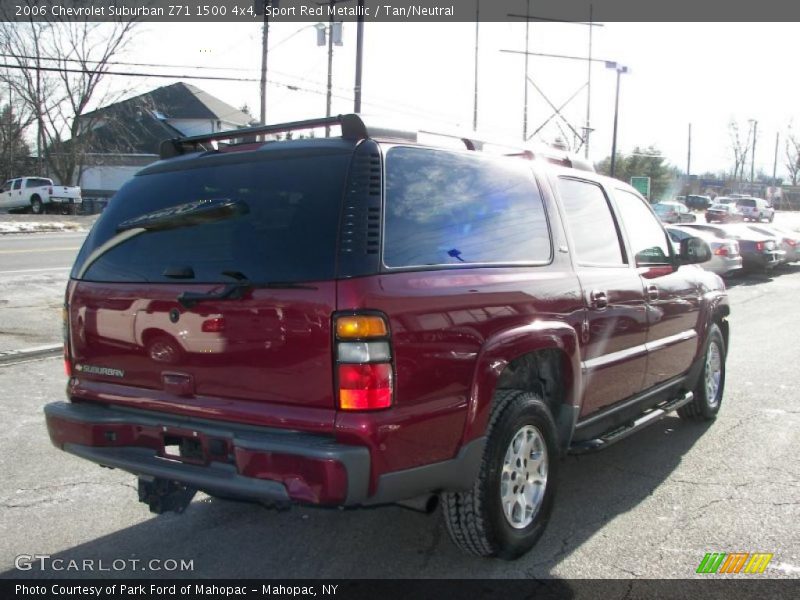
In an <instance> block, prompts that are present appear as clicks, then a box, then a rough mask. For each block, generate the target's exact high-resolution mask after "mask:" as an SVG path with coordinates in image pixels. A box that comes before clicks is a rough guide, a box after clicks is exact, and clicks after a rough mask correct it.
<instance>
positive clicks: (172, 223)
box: [77, 198, 250, 279]
mask: <svg viewBox="0 0 800 600" xmlns="http://www.w3.org/2000/svg"><path fill="white" fill-rule="evenodd" d="M249 212H250V207H249V206H247V204H246V203H245V202H242V201H241V200H231V199H229V198H212V199H207V200H195V201H194V202H187V203H186V204H178V205H177V206H172V207H170V208H165V209H163V210H158V211H155V212H151V213H146V214H143V215H140V216H138V217H134V218H132V219H127V220H125V221H122V222H121V223H120V224H119V225H117V235H115V236H113V237H112V238H110V239H108V240H106V241H105V242H104V243H103V244H101V245H99V246H98V247H97V248H95V249H94V251H92V253H91V254H90V255H89V256H87V257H86V260H85V261H83V264H82V265H81V268H80V271H78V275H77V278H78V279H83V276H84V275H85V274H86V271H88V270H89V267H91V266H92V265H93V264H94V263H95V262H97V260H98V259H99V258H100V257H101V256H103V255H104V254H106V253H107V252H109V251H110V250H112V249H114V248H116V247H117V246H119V245H120V244H124V243H125V242H127V241H128V240H129V239H131V238H133V237H136V236H137V235H139V234H142V233H145V232H148V231H165V230H167V229H177V228H179V227H192V226H195V225H202V224H204V223H215V222H217V221H224V220H226V219H231V218H233V217H237V216H239V215H246V214H247V213H249Z"/></svg>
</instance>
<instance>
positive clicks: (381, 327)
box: [336, 315, 389, 339]
mask: <svg viewBox="0 0 800 600" xmlns="http://www.w3.org/2000/svg"><path fill="white" fill-rule="evenodd" d="M388 334H389V329H388V328H387V327H386V321H384V320H383V317H376V316H372V315H357V316H348V317H337V319H336V335H337V337H339V338H340V339H354V338H374V337H386V336H387V335H388Z"/></svg>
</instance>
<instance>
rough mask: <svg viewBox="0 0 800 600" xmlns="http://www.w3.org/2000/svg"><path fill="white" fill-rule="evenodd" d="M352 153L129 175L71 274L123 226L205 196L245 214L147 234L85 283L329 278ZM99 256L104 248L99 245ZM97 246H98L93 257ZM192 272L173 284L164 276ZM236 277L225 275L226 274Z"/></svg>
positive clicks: (96, 266) (107, 257)
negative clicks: (232, 204)
mask: <svg viewBox="0 0 800 600" xmlns="http://www.w3.org/2000/svg"><path fill="white" fill-rule="evenodd" d="M350 156H351V152H346V153H335V154H330V153H326V154H324V155H315V156H302V157H298V156H296V155H294V156H289V157H286V156H283V157H281V158H269V159H267V158H261V159H259V160H257V161H253V160H252V159H250V160H249V162H236V163H230V161H228V163H224V164H220V162H221V161H213V160H212V161H206V162H205V164H202V163H201V164H202V168H186V169H182V170H175V171H167V172H160V173H152V174H148V175H139V176H137V177H134V178H133V179H132V180H131V181H130V182H129V183H127V184H126V185H125V186H123V188H122V189H121V190H120V191H119V192H118V193H117V195H116V196H115V197H114V199H113V200H112V201H111V203H110V204H109V206H108V208H107V209H106V210H105V211H104V212H103V214H102V216H101V217H100V219H99V220H98V222H97V223H96V225H95V227H94V228H93V229H92V231H91V233H90V234H89V237H88V238H87V240H86V243H85V244H84V246H83V248H82V249H81V251H80V254H79V255H78V259H77V261H76V263H75V267H74V269H73V272H72V277H73V278H74V277H77V274H78V273H80V271H81V266H82V265H83V262H84V261H85V260H86V259H87V257H89V256H90V255H91V254H92V252H94V251H95V250H98V248H100V246H102V245H103V244H105V243H106V242H108V241H109V240H111V239H112V238H114V237H115V236H117V235H118V231H117V227H118V226H119V225H120V224H121V223H124V222H125V221H128V220H131V219H135V218H137V217H140V216H142V215H149V214H151V213H155V212H156V211H165V210H168V209H170V208H173V207H178V208H180V207H181V206H185V205H188V204H189V203H194V202H197V201H202V200H232V201H235V202H237V203H242V204H244V205H246V208H247V211H246V214H238V215H237V216H234V217H232V218H225V219H223V220H218V221H212V222H204V223H200V224H195V225H191V226H184V227H179V228H172V229H166V230H162V231H158V230H148V231H145V232H144V233H141V234H140V235H137V236H135V237H132V238H130V239H128V240H126V241H124V242H122V243H120V244H119V245H116V246H114V247H113V248H111V249H110V250H108V251H106V252H103V253H101V254H100V257H99V258H98V259H97V260H96V261H95V262H93V263H91V266H89V268H88V270H87V271H86V272H85V274H84V275H83V279H86V280H89V281H103V282H170V281H172V282H175V281H183V282H187V283H192V282H197V283H200V282H205V283H217V282H231V281H233V278H236V277H237V276H239V277H241V276H244V277H246V278H247V279H249V280H250V281H253V282H256V283H257V282H261V283H267V282H299V281H315V280H323V279H332V278H334V276H335V258H336V235H337V229H338V222H339V213H340V207H341V201H342V193H343V186H344V180H345V176H346V173H347V168H348V164H349V160H350ZM101 250H102V249H101ZM101 250H98V252H100V251H101ZM176 271H177V272H183V273H187V272H188V273H191V275H192V276H189V277H187V276H185V275H184V276H181V278H179V279H175V277H174V275H173V276H172V277H169V274H170V273H175V272H176ZM226 272H228V273H234V274H236V275H234V276H233V278H232V276H231V275H226V274H225V273H226Z"/></svg>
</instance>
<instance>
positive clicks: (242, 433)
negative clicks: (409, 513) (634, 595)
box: [45, 115, 730, 559]
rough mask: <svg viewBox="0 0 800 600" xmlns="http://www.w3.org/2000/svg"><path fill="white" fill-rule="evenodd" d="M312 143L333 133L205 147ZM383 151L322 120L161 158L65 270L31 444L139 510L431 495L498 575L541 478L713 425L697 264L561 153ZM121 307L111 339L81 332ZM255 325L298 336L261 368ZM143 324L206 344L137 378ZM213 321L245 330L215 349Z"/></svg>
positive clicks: (104, 333)
mask: <svg viewBox="0 0 800 600" xmlns="http://www.w3.org/2000/svg"><path fill="white" fill-rule="evenodd" d="M319 127H331V128H337V129H340V130H341V135H340V136H339V137H329V138H324V137H318V138H314V139H297V140H283V141H275V142H266V143H260V144H253V143H249V144H241V145H239V144H232V145H230V146H227V147H224V148H221V149H219V150H209V149H208V147H207V146H206V144H208V143H209V142H211V141H221V140H226V139H235V138H242V137H254V136H258V135H263V134H265V133H277V132H288V131H294V130H298V129H301V130H308V129H310V128H319ZM386 131H387V130H385V129H379V130H377V131H375V132H372V131H371V130H370V128H369V126H368V124H367V123H365V122H364V120H362V118H361V117H359V116H358V115H343V116H338V117H331V118H323V119H315V120H310V121H303V122H299V123H298V122H295V123H288V124H285V125H272V126H266V127H264V126H262V127H255V128H250V129H245V130H237V131H232V132H218V133H214V134H209V135H204V136H197V137H190V138H183V139H178V140H170V141H167V142H165V143H164V144H162V149H161V155H162V158H163V160H161V161H159V162H157V163H154V164H152V165H150V166H148V167H146V168H144V169H143V170H142V171H140V172H139V173H138V174H137V175H136V176H135V177H133V178H132V179H131V180H130V181H128V182H127V183H126V184H125V185H124V186H123V187H122V189H120V191H119V192H118V194H117V196H116V197H115V200H114V201H113V202H111V203H110V204H109V206H108V208H107V209H106V210H105V211H104V212H103V213H102V214H101V215H100V217H99V219H98V221H97V222H96V223H95V226H94V227H93V228H92V230H91V232H90V233H89V234H88V236H87V238H86V241H85V243H84V245H83V247H82V248H81V250H80V252H79V254H78V257H77V259H76V262H75V265H74V267H73V269H72V272H71V275H70V280H69V283H68V287H67V291H66V298H65V310H64V317H65V320H64V334H65V338H64V348H65V368H66V369H67V373H68V385H67V395H68V398H69V401H68V402H55V403H51V404H48V405H47V407H46V408H45V414H46V420H47V427H48V430H49V434H50V437H51V440H52V442H53V444H54V445H55V446H57V447H58V448H60V449H62V450H64V451H66V452H69V453H72V454H74V455H76V456H79V457H83V458H85V459H87V460H90V461H93V462H95V463H98V464H100V465H103V466H106V467H111V468H119V469H123V470H125V471H128V472H130V473H133V474H135V475H136V476H138V477H139V484H138V497H139V499H140V500H141V501H142V502H144V503H146V504H147V505H148V506H149V507H150V509H151V510H152V511H154V512H163V511H167V510H174V511H177V512H182V511H183V510H184V509H185V508H187V506H188V504H189V502H190V500H191V498H192V496H193V494H194V493H195V491H196V490H203V491H206V492H208V493H209V494H211V495H214V496H222V497H233V498H240V499H250V500H258V501H261V502H264V503H269V504H277V505H287V504H290V503H305V504H312V505H323V506H350V507H357V506H375V505H383V504H390V503H401V504H403V505H405V506H409V507H416V508H418V509H421V510H430V509H431V508H432V506H433V505H434V504H435V501H436V498H437V497H440V498H441V503H442V506H443V510H442V514H443V518H444V519H445V521H446V524H447V529H448V531H449V533H450V535H451V538H452V539H453V541H454V542H455V543H456V544H457V545H458V546H460V547H461V548H463V549H464V550H466V551H467V552H470V553H473V554H477V555H481V556H499V557H503V558H509V559H510V558H514V557H517V556H519V555H521V554H523V553H524V552H526V551H528V550H529V549H530V548H531V547H532V546H533V545H534V543H535V542H536V540H537V539H538V538H539V537H540V536H541V534H542V532H543V531H544V528H545V526H546V524H547V522H548V519H549V517H550V513H551V510H552V508H553V506H554V503H555V493H556V487H557V485H558V474H559V473H558V471H559V457H561V456H562V455H564V454H565V453H567V452H574V453H580V452H588V451H592V450H598V449H601V448H605V447H607V446H608V445H610V444H612V443H615V442H617V441H619V440H621V439H623V438H625V437H626V436H628V435H630V434H632V433H634V432H636V431H638V430H639V429H641V428H642V427H645V426H646V425H648V424H650V423H652V422H654V421H656V420H658V419H659V418H661V417H663V416H665V415H666V414H668V413H669V412H670V411H673V410H677V411H678V414H679V415H680V416H681V417H683V418H686V419H701V420H712V419H714V418H715V416H716V415H717V413H718V411H719V410H720V405H721V402H722V398H723V389H724V385H725V356H726V348H727V344H728V337H729V324H728V319H727V317H728V314H729V312H730V308H729V303H728V297H727V294H726V292H725V286H724V284H723V282H722V280H721V279H720V278H719V277H718V276H717V275H715V274H713V273H709V272H706V271H704V270H702V269H698V268H695V267H694V266H693V265H695V264H702V263H704V262H707V261H708V260H710V258H711V251H710V248H709V246H708V244H707V243H706V242H704V241H703V240H702V239H700V238H698V237H689V238H686V239H683V240H682V241H681V242H680V245H679V251H678V252H677V253H676V252H674V251H673V249H672V246H671V243H670V240H669V237H668V236H667V234H666V232H665V230H664V228H663V226H662V225H661V223H660V221H659V220H658V218H657V217H656V216H655V214H654V213H653V211H652V209H651V207H650V205H649V203H648V202H647V200H645V199H644V198H643V197H642V196H641V195H640V194H639V193H638V192H637V191H636V190H635V189H634V188H632V187H631V186H629V185H627V184H625V183H623V182H620V181H618V180H616V179H610V178H608V177H603V176H601V175H598V174H596V173H594V172H593V171H592V170H586V169H579V168H574V166H575V165H576V164H580V162H575V163H573V162H571V159H570V158H569V155H567V154H565V153H563V152H557V151H555V150H554V151H553V153H554V155H549V154H547V153H540V154H532V153H530V152H527V153H522V152H520V154H519V156H516V157H511V156H492V155H489V154H487V153H483V152H480V151H476V150H474V149H475V148H479V147H481V144H480V143H479V141H477V140H470V139H462V138H455V139H461V140H462V142H461V143H463V144H464V145H465V146H466V148H465V149H464V150H454V149H453V148H452V146H450V147H443V146H430V145H421V144H418V143H417V132H413V131H411V132H403V131H402V130H399V129H392V130H391V131H390V133H389V134H382V133H381V132H386ZM382 135H389V137H382ZM556 154H557V156H555V155H556ZM553 160H557V161H558V163H559V164H553V163H552V162H551V161H553ZM570 164H571V165H573V167H572V168H571V167H569V165H570ZM309 173H313V174H314V176H313V177H309ZM699 290H702V293H699ZM137 302H138V303H139V304H135V305H134V303H137ZM126 303H130V304H126ZM126 305H127V306H129V307H134V308H133V309H135V310H136V311H138V314H137V316H136V322H135V323H134V322H133V320H132V319H131V318H130V317H127V316H126V317H124V318H123V317H120V316H119V315H109V316H110V318H111V320H112V321H115V323H112V324H109V325H108V326H107V327H106V328H105V329H104V328H103V327H99V326H98V325H97V324H93V323H89V321H90V320H92V319H95V318H96V316H97V315H98V313H99V311H100V310H103V309H104V308H105V307H106V306H110V307H111V308H110V310H112V311H117V312H119V311H122V310H128V309H126V308H124V306H126ZM148 311H149V312H148ZM276 311H292V312H293V314H294V317H293V320H294V321H295V322H296V323H302V324H303V326H302V327H299V326H298V327H291V326H288V325H287V327H285V328H284V329H283V331H282V338H281V339H282V344H281V345H280V347H279V348H276V347H274V346H273V345H272V344H271V343H267V342H271V341H272V340H273V339H274V335H275V334H274V332H272V331H269V330H268V329H269V328H262V327H261V326H260V325H261V323H262V321H261V320H260V319H261V315H262V314H264V313H266V314H268V315H269V317H270V318H269V319H268V320H267V322H271V320H272V316H273V315H275V313H276ZM93 315H95V316H93ZM165 315H166V320H168V321H169V322H170V323H171V324H172V325H183V328H184V329H186V330H188V333H187V335H189V336H193V335H197V336H198V339H202V337H203V336H201V335H200V333H202V332H203V331H204V329H203V328H204V327H205V326H206V324H207V323H208V327H209V328H210V329H211V330H212V332H215V331H219V330H220V328H222V330H223V331H225V343H224V344H219V345H215V346H214V351H213V352H212V353H210V354H209V355H204V354H203V353H202V352H201V351H200V348H199V346H198V347H196V348H195V349H194V350H193V351H189V352H183V353H181V354H180V355H179V356H176V357H175V359H174V360H172V359H170V360H169V361H164V360H161V359H162V358H163V354H162V353H156V354H155V355H153V353H151V352H148V351H147V349H146V347H145V344H144V342H143V341H140V336H139V335H138V334H137V333H136V332H139V331H141V334H142V335H141V338H142V339H144V337H146V336H145V333H146V332H147V329H148V321H150V322H151V323H152V324H153V325H154V327H157V328H160V329H165V328H167V327H168V325H166V324H165ZM665 315H668V317H669V318H664V316H665ZM82 316H83V318H82ZM237 320H239V321H241V322H242V323H244V324H247V323H248V322H249V323H250V324H251V325H250V327H249V328H248V330H247V331H246V332H245V331H242V332H240V333H239V334H236V333H235V332H229V331H228V329H227V325H228V323H229V322H235V321H237ZM209 321H211V323H209ZM120 325H123V326H126V327H127V326H132V327H134V333H133V334H132V333H130V332H126V333H124V334H122V333H120V332H119V331H118V328H119V326H120ZM176 329H177V327H176ZM265 329H266V330H265ZM241 336H249V337H247V338H246V339H247V341H248V345H247V351H246V352H239V351H237V350H236V342H237V341H238V340H239V338H240V337H241ZM109 337H110V338H114V339H113V340H111V341H114V342H117V341H120V340H122V341H123V342H124V343H122V344H118V346H117V347H115V348H114V350H113V351H109V349H108V346H107V344H106V342H107V341H108V340H106V339H105V338H109ZM212 339H213V340H216V339H217V336H214V337H213V338H212ZM259 340H260V341H261V342H262V343H261V344H260V345H259V344H258V343H254V342H258V341H259ZM668 442H669V440H665V443H668ZM609 459H610V460H613V456H609ZM661 459H662V456H661V455H660V454H659V453H658V452H656V453H654V454H653V455H652V456H651V457H649V460H652V461H654V462H657V461H660V460H661ZM643 460H648V459H643ZM588 492H589V494H590V495H591V490H589V491H588ZM86 501H90V500H89V499H87V500H86ZM168 525H169V524H168V523H165V524H164V526H165V527H167V526H168ZM310 543H313V541H310Z"/></svg>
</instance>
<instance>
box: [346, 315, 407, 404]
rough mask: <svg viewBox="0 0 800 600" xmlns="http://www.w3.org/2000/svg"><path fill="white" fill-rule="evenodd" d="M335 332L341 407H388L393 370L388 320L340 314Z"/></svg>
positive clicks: (370, 316)
mask: <svg viewBox="0 0 800 600" xmlns="http://www.w3.org/2000/svg"><path fill="white" fill-rule="evenodd" d="M334 331H335V332H336V347H335V350H334V351H335V356H334V358H335V360H336V378H337V386H338V399H339V409H341V410H379V409H383V408H389V407H390V406H391V405H392V396H393V395H394V373H393V369H392V347H391V339H390V337H389V327H388V325H387V323H386V320H385V319H384V318H383V317H381V316H376V315H346V316H339V317H336V318H335V320H334Z"/></svg>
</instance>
